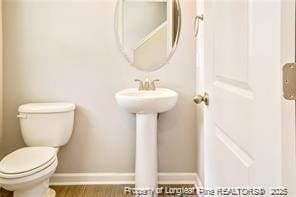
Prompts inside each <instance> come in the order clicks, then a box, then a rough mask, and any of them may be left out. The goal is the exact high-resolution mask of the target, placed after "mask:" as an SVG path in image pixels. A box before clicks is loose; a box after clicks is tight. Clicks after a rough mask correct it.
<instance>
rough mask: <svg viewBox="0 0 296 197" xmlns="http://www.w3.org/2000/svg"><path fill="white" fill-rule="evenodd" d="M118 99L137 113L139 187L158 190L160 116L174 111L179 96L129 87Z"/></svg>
mask: <svg viewBox="0 0 296 197" xmlns="http://www.w3.org/2000/svg"><path fill="white" fill-rule="evenodd" d="M115 98H116V101H117V102H118V104H119V105H120V106H121V107H123V108H124V109H126V110H127V111H128V112H129V113H135V114H136V124H137V126H136V129H137V131H136V132H137V133H136V136H137V137H136V177H135V178H136V180H135V181H136V188H140V189H147V190H149V189H150V190H154V191H155V189H156V188H157V173H158V172H157V114H158V113H161V112H166V111H169V110H170V109H172V108H173V107H174V106H175V104H176V102H177V99H178V94H177V93H176V92H175V91H173V90H170V89H166V88H157V89H156V90H138V89H136V88H129V89H124V90H122V91H119V92H117V93H116V95H115ZM154 196H156V194H155V195H154Z"/></svg>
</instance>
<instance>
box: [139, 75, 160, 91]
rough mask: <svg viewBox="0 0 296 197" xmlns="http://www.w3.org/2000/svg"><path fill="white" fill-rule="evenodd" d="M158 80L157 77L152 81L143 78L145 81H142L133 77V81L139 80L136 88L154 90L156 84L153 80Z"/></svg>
mask: <svg viewBox="0 0 296 197" xmlns="http://www.w3.org/2000/svg"><path fill="white" fill-rule="evenodd" d="M158 81H160V80H159V79H155V80H153V81H151V82H150V81H149V79H147V78H146V79H145V81H144V82H143V81H142V80H140V79H135V82H139V87H138V90H146V91H147V90H156V85H155V82H158Z"/></svg>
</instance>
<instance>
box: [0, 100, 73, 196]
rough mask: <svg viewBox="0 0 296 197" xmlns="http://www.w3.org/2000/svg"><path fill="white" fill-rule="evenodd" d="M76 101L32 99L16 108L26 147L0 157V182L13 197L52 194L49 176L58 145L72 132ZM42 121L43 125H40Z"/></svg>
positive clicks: (66, 139) (53, 165)
mask: <svg viewBox="0 0 296 197" xmlns="http://www.w3.org/2000/svg"><path fill="white" fill-rule="evenodd" d="M74 109H75V105H74V104H70V105H69V103H35V104H26V105H22V106H20V108H19V112H20V114H19V115H18V117H20V122H21V131H22V135H23V137H24V140H25V142H26V144H27V145H28V147H24V148H20V149H18V150H16V151H14V152H12V153H10V154H8V155H7V156H5V157H4V158H3V159H2V160H1V161H0V186H1V187H3V188H4V189H6V190H9V191H13V192H14V193H13V196H14V197H54V196H55V191H54V190H52V189H50V188H49V178H50V177H51V175H52V174H53V173H54V172H55V170H56V168H57V165H58V159H57V153H58V147H60V146H62V145H64V144H66V143H67V142H68V140H69V138H70V136H71V133H72V130H73V122H74ZM41 125H42V126H43V129H41Z"/></svg>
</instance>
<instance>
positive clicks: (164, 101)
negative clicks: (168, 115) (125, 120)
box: [115, 88, 178, 114]
mask: <svg viewBox="0 0 296 197" xmlns="http://www.w3.org/2000/svg"><path fill="white" fill-rule="evenodd" d="M115 98H116V100H117V102H118V104H119V105H120V106H121V107H123V108H124V109H126V110H127V111H128V112H130V113H137V114H152V113H161V112H166V111H168V110H170V109H172V108H173V107H174V106H175V104H176V102H177V99H178V93H177V92H175V91H173V90H170V89H167V88H157V89H156V90H149V91H145V90H138V89H136V88H128V89H124V90H122V91H119V92H117V93H116V95H115Z"/></svg>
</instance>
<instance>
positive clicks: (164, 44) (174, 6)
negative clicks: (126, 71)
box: [115, 0, 181, 71]
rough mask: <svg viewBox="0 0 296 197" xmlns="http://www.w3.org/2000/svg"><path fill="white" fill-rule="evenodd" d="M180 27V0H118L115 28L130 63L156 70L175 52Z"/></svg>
mask: <svg viewBox="0 0 296 197" xmlns="http://www.w3.org/2000/svg"><path fill="white" fill-rule="evenodd" d="M180 29H181V10H180V4H179V1H178V0H118V2H117V8H116V14H115V30H116V36H117V40H118V43H119V45H120V48H121V51H122V52H123V54H124V56H125V57H126V58H127V60H128V61H129V62H130V64H131V65H132V66H134V67H136V68H138V69H140V70H144V71H153V70H157V69H159V68H160V67H162V66H163V65H165V64H166V63H167V62H168V60H169V59H170V57H171V56H172V55H173V53H174V51H175V49H176V46H177V44H178V39H179V35H180Z"/></svg>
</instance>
